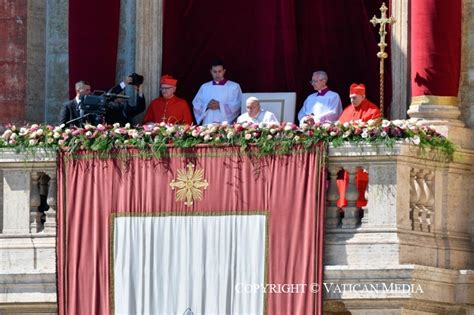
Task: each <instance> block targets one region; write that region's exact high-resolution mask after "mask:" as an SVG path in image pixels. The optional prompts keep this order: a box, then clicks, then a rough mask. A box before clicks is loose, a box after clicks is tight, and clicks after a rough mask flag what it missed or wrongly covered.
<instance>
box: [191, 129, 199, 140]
mask: <svg viewBox="0 0 474 315" xmlns="http://www.w3.org/2000/svg"><path fill="white" fill-rule="evenodd" d="M191 135H192V136H193V137H195V138H196V137H198V136H199V130H197V129H194V130H193V132H191Z"/></svg>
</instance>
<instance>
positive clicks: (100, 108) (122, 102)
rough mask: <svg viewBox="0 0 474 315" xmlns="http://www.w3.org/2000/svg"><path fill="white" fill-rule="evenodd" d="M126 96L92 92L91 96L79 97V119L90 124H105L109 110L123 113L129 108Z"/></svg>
mask: <svg viewBox="0 0 474 315" xmlns="http://www.w3.org/2000/svg"><path fill="white" fill-rule="evenodd" d="M129 98H130V97H128V96H127V95H122V94H114V93H105V92H104V91H94V93H92V95H85V96H83V97H81V102H80V105H79V112H80V118H81V119H83V121H87V122H89V123H90V124H93V125H97V124H100V123H104V122H105V115H106V114H107V113H108V112H109V111H111V110H118V111H124V110H126V109H127V107H128V106H129V102H128V99H129Z"/></svg>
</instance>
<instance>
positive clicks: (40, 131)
mask: <svg viewBox="0 0 474 315" xmlns="http://www.w3.org/2000/svg"><path fill="white" fill-rule="evenodd" d="M43 133H44V132H43V129H38V130H36V134H37V135H38V136H42V135H43Z"/></svg>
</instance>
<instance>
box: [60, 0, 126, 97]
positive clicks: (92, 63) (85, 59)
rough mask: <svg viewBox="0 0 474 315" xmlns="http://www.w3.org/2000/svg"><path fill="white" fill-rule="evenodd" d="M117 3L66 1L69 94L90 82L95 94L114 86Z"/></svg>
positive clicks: (107, 0) (111, 0) (73, 93)
mask: <svg viewBox="0 0 474 315" xmlns="http://www.w3.org/2000/svg"><path fill="white" fill-rule="evenodd" d="M119 19H120V1H117V0H101V1H95V0H70V1H69V94H70V96H71V98H72V97H73V96H75V95H76V94H75V91H74V83H76V82H77V81H79V80H86V81H89V82H90V83H91V85H92V89H94V90H108V89H110V88H111V87H113V86H114V85H115V68H116V63H117V44H118V31H119Z"/></svg>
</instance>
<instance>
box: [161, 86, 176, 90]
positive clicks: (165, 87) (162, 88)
mask: <svg viewBox="0 0 474 315" xmlns="http://www.w3.org/2000/svg"><path fill="white" fill-rule="evenodd" d="M172 88H173V86H169V87H167V86H163V87H160V90H162V91H166V90H170V89H172Z"/></svg>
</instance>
